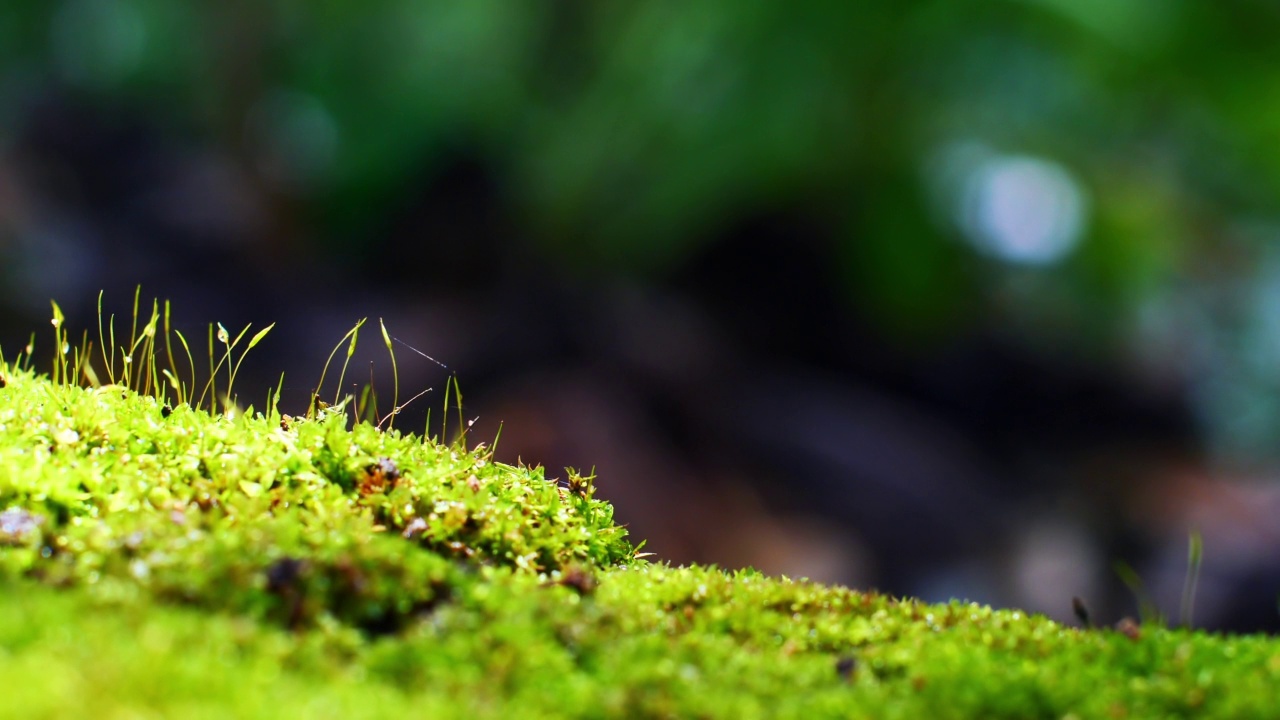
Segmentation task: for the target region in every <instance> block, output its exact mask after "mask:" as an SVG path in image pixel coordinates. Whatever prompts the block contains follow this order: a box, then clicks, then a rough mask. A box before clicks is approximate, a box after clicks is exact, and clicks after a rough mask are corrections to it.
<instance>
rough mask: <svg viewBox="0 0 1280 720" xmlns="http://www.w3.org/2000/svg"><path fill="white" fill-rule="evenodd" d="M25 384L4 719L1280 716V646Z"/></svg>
mask: <svg viewBox="0 0 1280 720" xmlns="http://www.w3.org/2000/svg"><path fill="white" fill-rule="evenodd" d="M20 366H21V363H8V364H2V363H0V678H3V682H2V683H0V686H2V687H3V688H4V689H3V699H2V700H0V716H3V717H14V718H24V719H28V718H38V717H85V716H92V717H102V718H108V717H126V716H127V717H201V716H204V717H219V718H221V717H264V718H266V717H269V718H277V717H334V718H357V717H432V718H435V717H460V718H461V717H468V718H470V717H522V718H534V717H682V718H684V717H688V718H699V717H706V718H750V717H805V718H810V717H875V718H912V719H914V718H953V717H954V718H1001V717H1004V718H1092V717H1099V718H1146V717H1152V718H1154V717H1183V716H1187V717H1190V716H1194V717H1221V718H1228V717H1274V716H1276V714H1277V713H1280V710H1277V708H1280V643H1277V642H1276V641H1275V640H1274V639H1272V638H1269V637H1261V636H1246V637H1223V636H1214V635H1210V634H1206V633H1201V632H1192V631H1186V630H1172V629H1167V628H1163V627H1159V626H1155V625H1145V626H1141V627H1138V626H1127V627H1125V628H1124V629H1123V631H1117V630H1113V629H1102V630H1085V629H1080V628H1074V627H1067V626H1063V625H1060V624H1057V623H1054V622H1052V621H1050V620H1048V619H1046V618H1043V617H1039V616H1034V615H1027V614H1025V613H1022V612H1018V611H1016V610H993V609H991V608H988V607H982V606H978V605H973V604H964V603H959V602H956V603H952V604H949V605H926V604H922V603H920V602H917V601H914V600H910V599H894V598H890V597H886V596H882V595H878V594H876V593H866V592H859V591H856V590H851V589H848V588H843V587H829V586H823V585H819V584H815V583H810V582H806V581H803V580H791V579H787V578H771V577H765V576H763V575H761V574H759V573H756V572H753V571H739V572H726V571H723V570H719V569H716V568H714V567H679V568H677V567H671V566H668V565H666V564H663V563H660V562H650V561H648V560H646V559H643V558H640V557H637V552H636V549H635V548H634V547H633V546H632V545H631V544H630V542H629V541H628V539H627V536H626V531H625V529H623V528H621V527H619V526H618V525H616V524H615V523H614V521H613V509H612V507H611V506H610V505H609V504H608V503H606V502H603V501H601V500H598V499H596V498H595V497H594V492H595V488H594V482H593V480H592V478H589V477H583V476H581V475H579V474H576V473H573V472H569V473H567V474H566V476H565V479H564V480H563V481H557V480H554V479H548V478H547V477H545V476H544V473H543V472H542V471H541V470H539V469H530V468H526V467H512V466H509V465H505V464H502V463H498V462H494V461H493V460H492V458H491V453H490V452H489V451H488V450H487V449H486V448H485V447H484V446H476V447H470V448H468V447H465V446H463V445H461V444H454V445H446V444H442V443H439V442H436V441H434V440H424V439H422V438H420V437H417V436H414V435H405V434H401V433H400V432H398V431H395V430H390V431H383V430H379V429H378V428H376V427H374V426H373V425H371V424H368V423H358V424H356V423H353V422H352V420H351V418H350V417H349V416H348V415H347V414H345V413H343V412H341V411H340V409H334V408H329V409H322V410H319V411H317V412H314V413H312V415H311V417H309V418H305V419H304V418H289V417H288V416H285V415H281V414H280V413H278V412H277V411H275V410H274V409H272V410H270V411H268V412H253V411H251V410H250V411H247V412H242V413H226V412H219V413H210V412H208V411H206V410H203V409H193V408H192V407H190V406H189V405H187V404H177V405H176V406H172V407H171V406H170V405H169V404H165V403H164V402H163V401H162V400H159V399H157V397H156V394H155V393H152V394H140V393H136V392H134V391H133V390H130V389H128V387H125V386H123V385H112V384H108V385H102V386H100V387H89V388H85V387H80V386H79V385H77V384H72V383H69V382H66V380H65V378H66V376H67V371H66V369H65V368H64V369H62V370H61V375H62V378H63V380H62V381H60V382H58V381H55V380H54V379H50V378H49V377H45V376H39V375H37V374H35V373H33V372H31V371H29V370H26V369H22V368H21V367H20ZM57 374H58V373H56V372H55V376H56V375H57ZM161 397H163V395H161ZM672 502H678V499H677V498H673V499H672Z"/></svg>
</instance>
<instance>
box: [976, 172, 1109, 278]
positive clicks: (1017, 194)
mask: <svg viewBox="0 0 1280 720" xmlns="http://www.w3.org/2000/svg"><path fill="white" fill-rule="evenodd" d="M1086 213H1087V208H1086V201H1085V198H1084V193H1083V191H1082V190H1081V189H1080V186H1079V184H1078V183H1077V182H1076V181H1075V179H1074V178H1072V177H1071V175H1070V173H1068V172H1067V171H1066V170H1065V169H1063V168H1062V167H1061V166H1060V165H1058V164H1056V163H1053V162H1049V161H1047V160H1041V159H1039V158H1033V157H1027V156H993V157H991V158H989V159H987V160H985V161H983V162H981V163H978V164H977V165H976V166H975V167H974V168H973V169H972V171H971V172H969V173H968V177H967V178H966V180H965V183H964V188H963V196H962V198H961V205H960V218H959V220H960V226H961V229H962V230H963V231H964V233H965V235H966V236H967V237H968V239H969V241H970V242H971V243H973V245H974V247H976V248H978V249H979V250H981V251H982V252H985V253H987V254H989V255H992V256H994V257H997V258H1000V259H1002V260H1005V261H1007V262H1011V263H1019V264H1027V265H1048V264H1052V263H1055V262H1058V261H1059V260H1062V259H1063V258H1064V257H1066V256H1067V255H1068V254H1070V253H1071V251H1072V250H1074V249H1075V247H1076V246H1077V245H1078V244H1079V242H1080V237H1081V233H1082V231H1083V229H1084V225H1085V216H1086Z"/></svg>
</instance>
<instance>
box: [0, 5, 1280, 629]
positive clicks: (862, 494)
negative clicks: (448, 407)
mask: <svg viewBox="0 0 1280 720" xmlns="http://www.w3.org/2000/svg"><path fill="white" fill-rule="evenodd" d="M1277 39H1280V9H1278V8H1277V6H1275V5H1274V4H1273V3H1268V2H1256V1H1251V0H1233V1H1230V2H1219V3H1172V4H1170V3H1159V2H1155V1H1154V0H1134V1H1132V2H1125V3H1107V2H1094V1H1089V2H1086V1H1082V0H1008V1H1003V2H1000V1H994V0H992V1H971V2H924V3H897V2H890V1H889V0H877V1H874V2H858V3H853V2H847V1H844V0H794V1H793V2H788V3H783V2H757V3H742V2H739V1H738V0H704V1H703V2H698V3H680V4H675V3H642V4H626V3H624V4H614V3H596V2H587V1H586V0H556V1H554V2H545V3H515V2H499V1H497V0H470V1H469V2H465V3H457V2H448V3H446V2H430V1H427V0H375V1H373V2H367V3H348V2H333V1H330V2H324V1H320V2H317V1H315V0H311V1H309V2H299V1H294V0H275V1H272V2H261V1H255V2H250V1H249V0H227V1H226V2H220V3H169V2H161V1H159V0H40V1H38V2H37V1H36V0H10V1H9V2H5V3H0V347H3V348H5V350H6V354H7V355H8V356H9V357H12V356H13V354H14V353H15V352H16V351H17V350H18V349H20V348H21V347H22V346H23V345H25V344H26V342H27V339H28V337H29V333H30V332H31V331H32V330H33V329H35V330H38V331H39V334H38V335H37V341H36V343H37V348H38V349H39V347H40V344H41V343H43V344H44V349H45V351H48V349H49V347H50V345H51V339H52V333H51V332H50V329H49V326H48V319H49V317H50V308H49V300H50V299H51V298H53V299H57V300H58V302H59V303H60V304H61V305H62V307H63V308H64V310H66V312H67V314H68V323H69V325H70V326H71V327H72V328H73V329H74V328H94V327H95V324H96V303H97V299H98V293H99V291H100V290H101V291H104V295H103V297H104V307H105V308H106V311H107V312H108V313H114V314H116V315H117V321H118V322H119V321H120V319H121V318H127V317H128V316H129V314H130V312H131V305H132V301H133V297H134V290H135V288H136V287H137V286H138V285H139V284H140V285H141V286H142V293H143V295H142V297H143V301H144V304H145V305H144V311H145V309H147V308H148V307H149V300H150V298H152V297H159V298H161V299H165V298H167V299H171V300H172V301H173V308H174V312H175V316H176V321H175V324H176V326H178V327H179V328H185V330H184V332H185V333H186V334H187V336H188V337H192V338H201V339H203V338H204V330H203V328H204V327H205V324H206V323H209V322H214V321H217V322H221V323H223V324H224V325H225V326H226V327H228V328H229V329H232V330H233V331H234V330H238V329H239V328H241V327H243V326H244V325H245V324H248V323H253V324H254V327H255V328H258V327H262V326H263V325H265V324H266V323H269V322H273V321H278V323H279V324H278V325H277V327H276V329H275V330H274V331H273V332H272V334H271V335H269V336H268V338H267V339H266V340H265V341H264V342H263V344H262V345H260V346H259V347H257V348H255V349H254V351H253V353H251V354H250V357H249V360H248V361H247V362H246V363H245V366H244V368H243V369H242V371H241V375H240V377H239V379H238V380H237V390H238V394H239V396H240V398H241V402H242V404H248V403H251V402H253V403H257V404H258V405H259V406H261V404H262V401H263V399H265V397H266V393H267V389H268V388H269V387H274V386H275V384H276V382H277V380H278V373H279V372H280V371H281V370H284V371H285V373H286V374H285V387H286V391H285V403H284V407H283V408H282V409H284V410H285V411H286V412H288V411H290V410H291V409H292V411H293V412H295V413H297V412H302V411H303V410H304V409H305V406H306V402H307V398H308V396H309V393H310V392H311V390H312V389H314V388H315V384H316V382H317V381H318V379H319V374H320V369H321V368H322V367H323V365H324V361H325V358H326V357H327V356H328V354H329V352H330V350H331V349H332V348H333V346H334V345H335V343H337V342H338V341H339V340H340V339H341V338H342V335H343V333H345V332H346V331H347V330H348V329H349V328H350V327H351V326H352V325H353V324H354V323H355V322H356V321H357V320H359V319H360V318H361V317H365V316H370V317H372V318H374V321H373V322H374V323H375V325H376V319H377V318H379V317H381V318H384V319H385V321H386V324H387V327H388V329H389V330H390V331H391V333H392V334H394V335H396V336H397V337H399V338H400V339H401V340H403V341H404V342H405V343H407V344H409V345H412V346H414V347H416V348H418V349H420V350H422V351H423V352H425V353H427V354H429V355H431V356H433V357H435V358H438V359H440V360H441V361H443V362H444V363H446V364H448V366H449V369H448V370H445V369H442V368H440V367H439V366H437V365H435V364H432V363H431V362H429V361H427V360H425V359H423V358H420V357H418V356H416V355H414V354H413V353H412V352H411V351H409V350H407V349H406V348H404V347H401V346H397V351H398V358H399V369H400V382H401V392H400V394H401V399H404V398H405V397H406V396H409V395H412V394H414V393H416V392H419V391H420V390H423V389H425V388H428V387H432V388H434V391H433V392H431V393H428V394H427V395H426V396H424V397H423V398H421V399H419V400H418V401H415V403H414V404H412V405H411V406H410V407H409V408H408V409H406V411H405V413H404V414H403V415H402V416H401V417H400V418H398V419H397V425H398V426H399V427H401V428H403V429H409V430H416V431H418V432H421V431H423V430H425V429H426V410H427V408H433V415H432V417H433V418H434V420H432V422H433V424H434V423H438V420H439V418H440V414H441V413H440V408H441V406H442V404H443V399H444V398H443V390H444V385H445V382H446V380H447V378H448V377H449V374H450V373H456V377H457V379H458V381H459V383H460V385H461V388H462V392H463V397H464V408H463V412H464V415H465V418H466V419H473V418H478V420H476V422H475V425H474V426H473V427H472V428H471V430H470V433H471V436H470V437H471V439H472V441H475V442H478V441H484V442H491V441H492V440H493V438H494V437H495V436H496V435H497V433H498V428H499V425H500V424H501V426H502V432H501V439H500V441H499V444H498V456H499V458H500V459H504V460H507V461H511V462H514V461H515V460H516V459H517V458H519V459H522V460H523V461H524V462H526V463H537V464H542V465H545V466H547V468H548V475H549V476H556V475H561V476H562V475H563V473H562V472H561V468H563V467H565V466H573V467H577V468H583V469H588V468H591V467H594V468H595V469H596V471H597V473H598V475H599V480H598V484H599V487H600V492H601V494H602V495H603V496H604V497H607V498H609V499H611V500H613V501H614V502H615V504H616V506H617V514H618V517H619V518H620V520H621V521H623V522H626V523H628V524H629V525H630V527H631V530H632V533H633V535H634V537H636V538H637V539H646V540H647V541H648V545H647V547H646V549H647V550H650V551H652V552H654V553H656V554H657V555H658V557H660V558H664V559H668V560H671V561H673V562H692V561H698V562H714V563H718V564H720V565H722V566H725V567H740V566H746V565H751V566H755V567H758V568H760V569H762V570H765V571H767V572H770V573H785V574H788V575H792V576H808V577H811V578H813V579H816V580H823V581H832V582H842V583H847V584H851V585H854V586H858V587H876V588H879V589H881V590H884V591H886V592H892V593H899V594H906V593H909V594H914V595H920V596H922V597H925V598H927V599H932V600H945V599H947V598H950V597H961V598H967V599H973V600H977V601H982V602H988V603H994V604H998V605H1006V606H1007V605H1017V606H1021V607H1025V608H1027V609H1030V610H1035V611H1040V612H1046V613H1049V614H1050V615H1053V616H1055V617H1058V618H1068V617H1070V609H1069V608H1070V606H1071V597H1072V596H1073V595H1079V596H1082V597H1084V598H1085V599H1086V600H1087V601H1088V602H1089V603H1090V605H1091V606H1092V607H1093V608H1094V614H1095V616H1096V617H1097V619H1099V620H1100V621H1103V622H1112V621H1114V620H1116V619H1118V618H1119V616H1120V615H1123V614H1134V613H1135V612H1136V602H1135V600H1134V597H1133V594H1132V593H1130V591H1129V590H1128V589H1127V588H1126V587H1125V585H1124V584H1123V583H1122V582H1121V581H1120V579H1119V578H1118V577H1117V575H1116V573H1115V572H1114V571H1113V563H1115V562H1116V561H1122V562H1124V563H1127V564H1128V565H1130V566H1132V567H1133V568H1134V569H1135V570H1136V572H1137V573H1138V575H1139V576H1140V577H1141V578H1142V579H1143V580H1144V582H1145V583H1146V585H1147V586H1148V588H1149V590H1150V592H1151V593H1152V594H1153V595H1154V596H1155V598H1156V600H1157V602H1158V603H1159V604H1160V606H1161V608H1162V609H1163V610H1164V611H1165V612H1166V613H1168V614H1170V615H1176V614H1177V612H1178V596H1179V593H1180V591H1181V586H1182V582H1183V579H1184V575H1185V571H1186V555H1187V544H1188V538H1189V536H1190V533H1192V532H1193V531H1199V532H1201V533H1203V536H1204V542H1205V560H1204V566H1203V571H1202V582H1201V588H1200V592H1199V597H1198V604H1197V607H1196V611H1197V614H1196V624H1198V625H1201V626H1205V627H1212V628H1223V629H1235V630H1258V629H1266V630H1275V629H1277V628H1280V615H1278V614H1277V611H1276V603H1277V596H1278V595H1280V553H1277V552H1275V548H1276V547H1277V543H1276V535H1277V533H1280V527H1277V523H1276V521H1275V518H1276V516H1277V511H1278V510H1280V486H1278V485H1277V484H1276V483H1275V482H1274V479H1275V477H1276V471H1277V468H1278V467H1280V466H1278V465H1277V463H1278V462H1280V452H1277V450H1278V449H1280V444H1278V443H1277V442H1276V440H1277V438H1280V213H1278V212H1277V210H1278V203H1277V200H1278V199H1280V142H1277V138H1278V137H1280V42H1277ZM91 335H96V333H91ZM362 340H363V343H364V344H363V349H362V351H361V353H358V354H357V357H356V359H355V360H354V361H353V365H352V369H351V370H350V371H349V376H348V379H347V385H349V386H351V387H350V388H349V391H351V392H355V391H356V390H357V389H358V387H357V386H356V385H355V384H353V383H352V381H351V377H352V376H354V377H356V378H357V379H358V382H359V383H360V384H363V383H364V382H367V381H368V379H369V377H371V376H372V377H373V378H374V383H375V386H376V387H378V388H379V390H380V393H381V395H382V401H381V402H382V403H383V405H384V407H385V406H386V404H387V401H388V398H389V396H390V394H391V393H390V390H389V388H390V386H391V379H390V366H389V363H388V362H387V360H386V356H385V350H384V349H383V348H382V347H381V339H380V337H379V336H378V333H377V330H376V327H374V326H366V328H365V330H364V334H363V335H362ZM331 377H332V376H331ZM330 382H331V383H332V380H331V381H330ZM346 390H347V389H345V388H344V389H339V388H337V387H336V386H331V387H329V388H328V389H327V390H326V392H330V393H335V394H336V393H338V392H340V391H346ZM454 426H455V427H456V426H457V423H456V420H455V423H454ZM433 432H439V430H438V428H436V429H435V430H433Z"/></svg>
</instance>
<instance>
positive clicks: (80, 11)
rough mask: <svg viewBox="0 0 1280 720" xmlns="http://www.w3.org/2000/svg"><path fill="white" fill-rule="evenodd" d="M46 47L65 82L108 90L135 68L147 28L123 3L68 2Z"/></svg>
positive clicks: (55, 18) (99, 0)
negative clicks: (49, 48)
mask: <svg viewBox="0 0 1280 720" xmlns="http://www.w3.org/2000/svg"><path fill="white" fill-rule="evenodd" d="M49 31H50V40H51V42H50V46H51V49H52V52H53V55H54V57H55V59H56V62H57V65H58V68H59V69H60V70H61V72H62V75H63V77H64V78H65V79H66V80H67V81H69V82H71V83H73V84H77V85H109V84H113V83H115V82H118V81H120V80H122V79H124V78H125V77H127V76H128V75H129V74H130V73H132V72H133V71H134V70H136V69H137V68H138V65H139V63H140V62H141V60H142V57H143V51H144V50H145V49H146V44H147V31H146V24H145V23H144V22H143V18H142V15H141V13H139V12H138V9H137V8H136V7H134V6H133V5H132V4H131V3H128V2H122V1H121V0H66V2H63V3H62V6H61V7H60V8H59V9H58V12H57V13H56V14H55V15H54V16H53V20H52V22H51V25H50V29H49Z"/></svg>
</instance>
